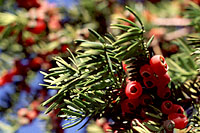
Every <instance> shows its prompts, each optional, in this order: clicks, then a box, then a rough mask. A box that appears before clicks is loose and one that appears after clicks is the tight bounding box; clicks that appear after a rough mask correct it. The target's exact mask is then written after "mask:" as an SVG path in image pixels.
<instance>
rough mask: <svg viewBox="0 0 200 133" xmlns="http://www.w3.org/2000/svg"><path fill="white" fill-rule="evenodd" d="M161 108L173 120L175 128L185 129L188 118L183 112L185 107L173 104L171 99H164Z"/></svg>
mask: <svg viewBox="0 0 200 133" xmlns="http://www.w3.org/2000/svg"><path fill="white" fill-rule="evenodd" d="M161 110H162V112H163V113H164V114H167V115H168V119H169V120H172V121H173V122H174V124H175V128H178V129H183V128H185V127H186V126H187V123H188V119H187V117H186V116H185V115H184V114H183V113H184V109H183V107H182V106H180V105H178V104H173V103H172V102H171V101H168V100H167V101H164V102H163V103H162V105H161Z"/></svg>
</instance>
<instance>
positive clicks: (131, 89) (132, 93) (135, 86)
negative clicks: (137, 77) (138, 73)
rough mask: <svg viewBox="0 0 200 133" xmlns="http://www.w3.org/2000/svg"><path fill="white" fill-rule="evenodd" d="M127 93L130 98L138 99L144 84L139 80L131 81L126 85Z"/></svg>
mask: <svg viewBox="0 0 200 133" xmlns="http://www.w3.org/2000/svg"><path fill="white" fill-rule="evenodd" d="M125 93H126V96H127V97H128V98H129V99H137V98H138V97H139V96H140V95H141V94H142V86H141V85H140V83H139V82H137V81H131V82H129V83H128V84H127V85H126V89H125Z"/></svg>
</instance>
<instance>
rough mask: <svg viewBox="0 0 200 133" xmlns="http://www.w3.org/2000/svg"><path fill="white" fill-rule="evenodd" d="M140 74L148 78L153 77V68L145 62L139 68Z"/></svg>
mask: <svg viewBox="0 0 200 133" xmlns="http://www.w3.org/2000/svg"><path fill="white" fill-rule="evenodd" d="M140 75H141V76H142V77H143V78H150V77H153V70H152V68H151V66H150V65H148V64H145V65H143V66H142V67H141V68H140Z"/></svg>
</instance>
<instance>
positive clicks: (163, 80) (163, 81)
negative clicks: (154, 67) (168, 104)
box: [157, 73, 171, 88]
mask: <svg viewBox="0 0 200 133" xmlns="http://www.w3.org/2000/svg"><path fill="white" fill-rule="evenodd" d="M157 81H158V83H157V87H158V88H164V87H166V86H167V84H168V83H169V82H170V81H171V78H170V76H169V74H167V73H165V74H164V75H161V76H158V79H157Z"/></svg>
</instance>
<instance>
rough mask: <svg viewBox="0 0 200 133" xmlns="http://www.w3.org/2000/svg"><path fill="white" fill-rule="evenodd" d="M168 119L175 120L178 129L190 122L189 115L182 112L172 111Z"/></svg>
mask: <svg viewBox="0 0 200 133" xmlns="http://www.w3.org/2000/svg"><path fill="white" fill-rule="evenodd" d="M168 119H169V120H172V121H174V123H175V128H177V129H183V128H185V127H186V126H187V124H188V119H187V117H186V116H185V115H183V114H180V113H171V114H169V115H168Z"/></svg>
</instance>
